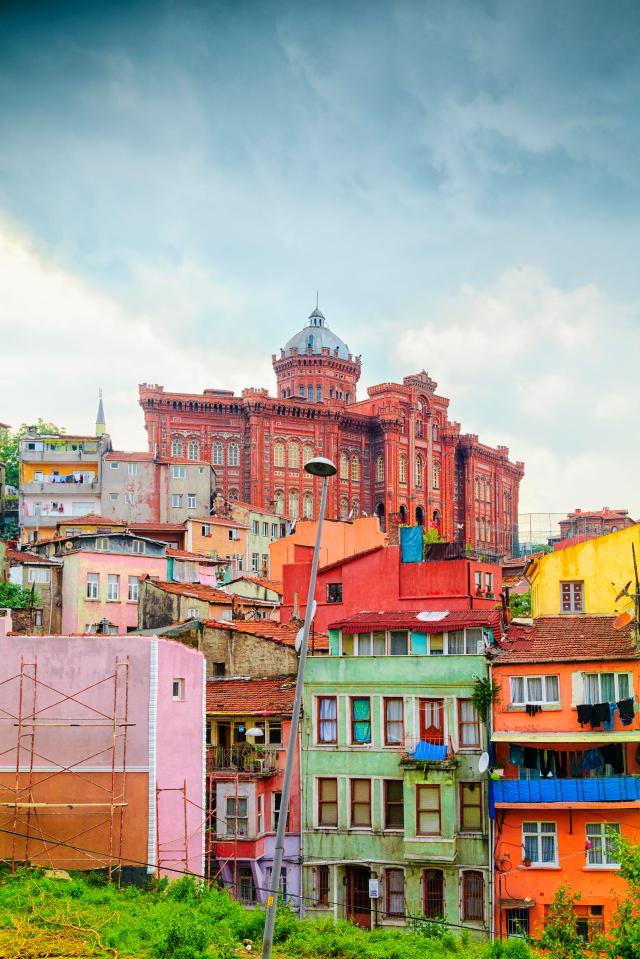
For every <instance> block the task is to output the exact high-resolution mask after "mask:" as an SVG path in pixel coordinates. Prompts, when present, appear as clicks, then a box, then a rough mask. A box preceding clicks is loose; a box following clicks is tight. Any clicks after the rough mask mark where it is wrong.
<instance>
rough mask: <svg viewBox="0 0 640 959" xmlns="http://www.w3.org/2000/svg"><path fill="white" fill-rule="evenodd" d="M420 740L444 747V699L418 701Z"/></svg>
mask: <svg viewBox="0 0 640 959" xmlns="http://www.w3.org/2000/svg"><path fill="white" fill-rule="evenodd" d="M420 739H422V740H424V742H427V743H431V744H432V745H434V746H442V745H444V699H421V700H420Z"/></svg>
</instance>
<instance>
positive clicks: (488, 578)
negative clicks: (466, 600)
mask: <svg viewBox="0 0 640 959" xmlns="http://www.w3.org/2000/svg"><path fill="white" fill-rule="evenodd" d="M484 588H485V589H486V591H487V592H488V593H492V592H493V573H485V574H484Z"/></svg>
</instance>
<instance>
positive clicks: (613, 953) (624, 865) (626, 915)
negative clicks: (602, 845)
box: [597, 831, 640, 959]
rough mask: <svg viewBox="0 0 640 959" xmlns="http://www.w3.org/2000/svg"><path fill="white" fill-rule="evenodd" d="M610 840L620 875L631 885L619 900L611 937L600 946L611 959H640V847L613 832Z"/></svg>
mask: <svg viewBox="0 0 640 959" xmlns="http://www.w3.org/2000/svg"><path fill="white" fill-rule="evenodd" d="M607 841H608V842H609V843H610V844H611V846H613V848H614V849H615V851H616V854H617V859H618V862H619V863H620V875H621V876H622V878H623V879H624V880H625V881H626V883H627V889H626V895H624V896H619V897H618V899H617V902H618V908H617V909H616V911H615V913H614V915H613V921H612V922H611V923H610V924H609V935H608V936H607V937H604V936H602V937H600V938H599V939H598V942H597V945H598V947H599V948H600V950H601V951H602V952H603V953H604V954H605V955H606V956H609V957H610V959H637V957H638V956H640V845H638V844H633V843H631V842H629V840H628V839H627V838H626V837H625V836H620V835H619V834H618V833H616V832H613V831H611V832H609V834H608V837H607Z"/></svg>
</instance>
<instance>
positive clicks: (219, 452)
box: [211, 440, 224, 466]
mask: <svg viewBox="0 0 640 959" xmlns="http://www.w3.org/2000/svg"><path fill="white" fill-rule="evenodd" d="M211 461H212V463H213V465H214V466H222V465H223V464H224V450H223V448H222V443H221V442H220V440H216V441H215V443H214V444H213V446H212V447H211Z"/></svg>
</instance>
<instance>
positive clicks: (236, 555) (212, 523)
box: [185, 516, 249, 573]
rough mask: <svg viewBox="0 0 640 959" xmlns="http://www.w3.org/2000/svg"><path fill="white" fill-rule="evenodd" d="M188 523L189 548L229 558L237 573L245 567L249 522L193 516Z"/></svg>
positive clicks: (192, 550) (221, 557)
mask: <svg viewBox="0 0 640 959" xmlns="http://www.w3.org/2000/svg"><path fill="white" fill-rule="evenodd" d="M185 526H186V529H187V549H188V550H189V551H190V552H193V553H204V554H205V555H206V556H216V557H217V558H218V559H228V560H230V562H231V566H232V570H233V572H234V573H242V572H243V571H244V570H245V563H246V555H247V536H248V533H249V527H248V526H247V525H246V523H240V522H238V521H237V520H235V519H232V518H225V517H222V516H199V517H195V516H194V517H193V518H191V519H188V520H187V521H186V523H185Z"/></svg>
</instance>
